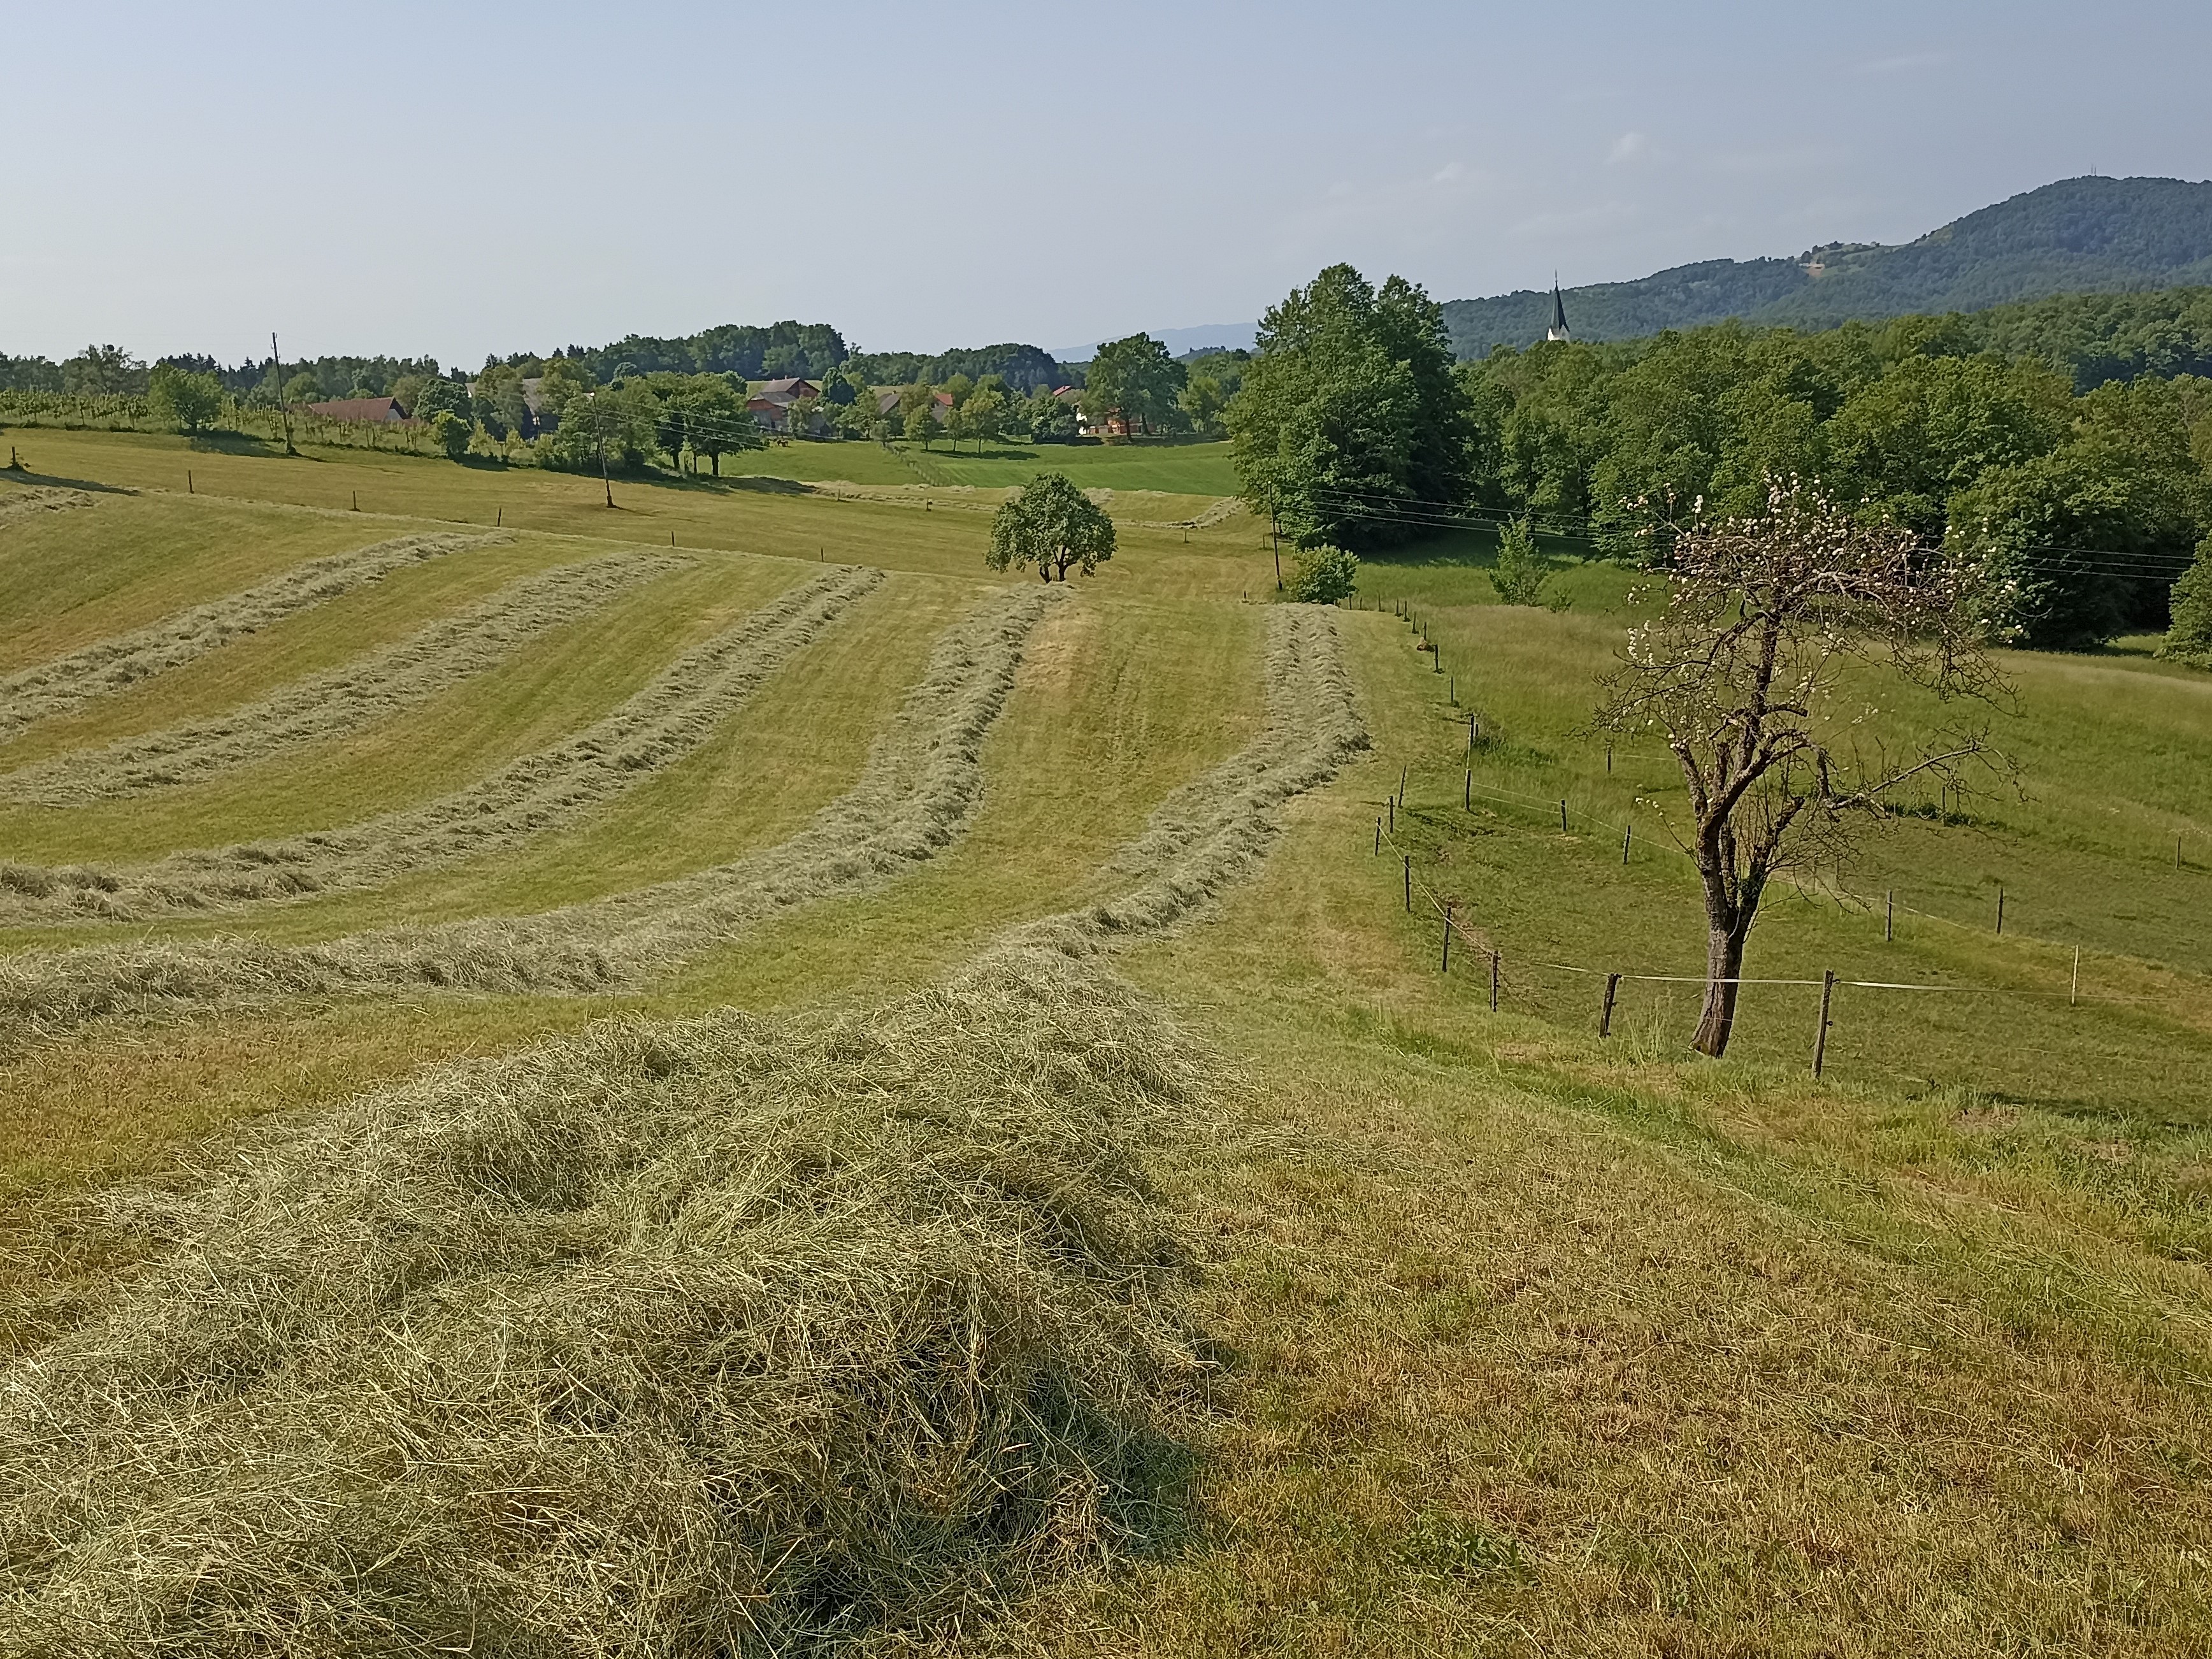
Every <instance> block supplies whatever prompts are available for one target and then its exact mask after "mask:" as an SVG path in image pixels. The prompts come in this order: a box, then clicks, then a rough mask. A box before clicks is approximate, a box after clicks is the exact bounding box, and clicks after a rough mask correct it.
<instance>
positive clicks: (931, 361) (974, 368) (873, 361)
mask: <svg viewBox="0 0 2212 1659" xmlns="http://www.w3.org/2000/svg"><path fill="white" fill-rule="evenodd" d="M847 367H848V369H849V370H850V371H851V372H852V373H854V374H858V375H859V376H860V378H861V379H862V380H866V382H867V383H868V384H869V385H871V386H911V385H913V384H914V383H915V381H917V380H926V381H927V382H928V383H929V384H930V385H932V386H942V385H944V384H945V382H946V381H948V380H951V379H952V378H953V377H954V376H956V375H963V374H964V375H965V376H967V378H968V379H969V380H975V381H980V380H984V379H986V378H987V377H990V376H994V375H995V376H996V377H997V378H998V379H999V380H1000V381H1001V382H1002V383H1003V384H1005V385H1006V386H1010V387H1012V388H1013V389H1014V390H1015V391H1017V392H1021V393H1023V394H1024V395H1026V394H1029V393H1031V392H1035V391H1036V389H1037V388H1038V387H1039V386H1042V387H1043V388H1044V389H1045V390H1046V391H1048V392H1052V391H1057V390H1058V389H1059V388H1060V387H1061V386H1081V385H1082V384H1083V371H1082V370H1080V369H1079V368H1070V367H1068V366H1067V365H1066V364H1063V363H1061V362H1059V361H1058V360H1057V359H1055V358H1054V356H1053V355H1052V354H1051V353H1050V352H1048V351H1043V350H1040V349H1038V348H1037V347H1036V346H1033V345H1015V344H1006V345H992V346H977V347H973V348H970V349H964V350H956V351H940V352H939V353H937V354H936V355H935V356H928V355H926V354H924V353H921V352H918V351H863V352H860V353H857V354H856V355H855V356H853V357H852V358H851V359H850V360H849V362H848V364H847Z"/></svg>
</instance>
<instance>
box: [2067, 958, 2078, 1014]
mask: <svg viewBox="0 0 2212 1659" xmlns="http://www.w3.org/2000/svg"><path fill="white" fill-rule="evenodd" d="M2080 1000H2081V946H2080V945H2075V947H2074V982H2073V984H2071V985H2069V986H2068V987H2066V1006H2068V1007H2069V1008H2071V1007H2072V1006H2074V1005H2075V1003H2077V1002H2079V1001H2080Z"/></svg>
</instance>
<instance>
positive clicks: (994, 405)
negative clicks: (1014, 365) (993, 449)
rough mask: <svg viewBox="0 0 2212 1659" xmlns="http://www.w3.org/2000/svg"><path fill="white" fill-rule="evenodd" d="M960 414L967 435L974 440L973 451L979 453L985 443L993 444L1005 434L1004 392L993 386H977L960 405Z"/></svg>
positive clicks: (981, 451)
mask: <svg viewBox="0 0 2212 1659" xmlns="http://www.w3.org/2000/svg"><path fill="white" fill-rule="evenodd" d="M960 414H961V416H962V418H963V424H964V425H965V426H966V428H967V435H968V436H969V437H971V438H973V439H974V440H975V453H977V454H978V455H981V453H983V446H984V445H985V444H987V443H996V442H998V441H999V440H1000V438H1002V437H1004V436H1005V435H1006V393H1005V392H1001V391H1000V390H999V389H998V387H996V386H977V387H976V388H975V391H973V392H969V394H968V401H967V402H966V403H964V404H961V405H960Z"/></svg>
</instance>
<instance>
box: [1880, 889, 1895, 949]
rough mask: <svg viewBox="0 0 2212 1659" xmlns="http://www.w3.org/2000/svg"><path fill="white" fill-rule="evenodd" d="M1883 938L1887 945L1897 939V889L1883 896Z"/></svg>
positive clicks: (1890, 890)
mask: <svg viewBox="0 0 2212 1659" xmlns="http://www.w3.org/2000/svg"><path fill="white" fill-rule="evenodd" d="M1881 937H1882V942H1883V943H1884V944H1885V945H1886V944H1887V943H1888V942H1889V941H1890V940H1891V939H1895V938H1896V937H1897V889H1895V888H1894V887H1893V888H1891V889H1889V890H1888V891H1887V892H1886V893H1884V894H1883V895H1882V906H1881Z"/></svg>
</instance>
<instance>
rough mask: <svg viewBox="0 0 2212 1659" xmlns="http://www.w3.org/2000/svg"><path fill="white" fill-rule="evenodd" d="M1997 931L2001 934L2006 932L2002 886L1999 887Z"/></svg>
mask: <svg viewBox="0 0 2212 1659" xmlns="http://www.w3.org/2000/svg"><path fill="white" fill-rule="evenodd" d="M1997 933H1999V934H2000V935H2002V933H2004V889H2003V888H2002V887H1999V888H1998V889H1997Z"/></svg>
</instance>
